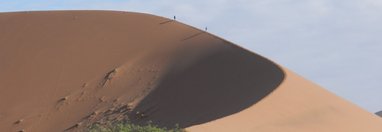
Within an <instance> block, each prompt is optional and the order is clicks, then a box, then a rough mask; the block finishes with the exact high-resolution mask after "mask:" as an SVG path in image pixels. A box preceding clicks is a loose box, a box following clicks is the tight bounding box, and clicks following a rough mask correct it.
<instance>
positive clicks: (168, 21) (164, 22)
mask: <svg viewBox="0 0 382 132" xmlns="http://www.w3.org/2000/svg"><path fill="white" fill-rule="evenodd" d="M174 21H175V20H166V21H163V22H160V23H159V24H161V25H162V24H167V23H170V22H174Z"/></svg>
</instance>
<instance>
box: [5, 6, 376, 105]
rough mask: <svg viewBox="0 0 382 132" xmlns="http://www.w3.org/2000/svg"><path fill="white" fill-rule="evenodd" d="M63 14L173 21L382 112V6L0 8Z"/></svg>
mask: <svg viewBox="0 0 382 132" xmlns="http://www.w3.org/2000/svg"><path fill="white" fill-rule="evenodd" d="M62 9H96V10H123V11H135V12H146V13H151V14H156V15H160V16H164V17H169V18H171V17H172V16H173V15H176V16H177V19H178V20H179V21H181V22H184V23H186V24H189V25H192V26H195V27H198V28H204V27H205V26H208V30H209V32H211V33H213V34H217V35H218V36H221V37H223V38H225V39H227V40H229V41H232V42H234V43H236V44H239V45H241V46H243V47H245V48H247V49H250V50H252V51H254V52H256V53H259V54H261V55H263V56H265V57H268V58H270V59H272V60H274V61H276V62H277V63H279V64H281V65H283V66H285V67H288V68H289V69H291V70H293V71H295V72H297V73H298V74H300V75H302V76H304V77H305V78H307V79H309V80H312V81H314V82H316V83H318V84H319V85H321V86H323V87H325V88H327V89H328V90H330V91H332V92H334V93H335V94H337V95H339V96H342V97H344V98H346V99H348V100H350V101H352V102H354V103H356V104H358V105H360V106H361V107H363V108H365V109H367V110H369V111H370V112H376V111H379V110H382V103H381V102H382V84H381V82H382V69H381V68H382V59H381V58H380V57H382V0H182V1H181V0H162V1H161V0H144V1H142V0H107V1H106V0H64V1H63V0H17V1H15V0H13V1H12V0H0V11H1V12H6V11H22V10H62ZM0 37H1V36H0Z"/></svg>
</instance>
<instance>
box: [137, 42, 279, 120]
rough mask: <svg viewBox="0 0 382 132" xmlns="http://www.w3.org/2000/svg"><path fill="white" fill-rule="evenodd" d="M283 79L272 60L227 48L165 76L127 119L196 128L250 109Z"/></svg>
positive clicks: (236, 47)
mask: <svg viewBox="0 0 382 132" xmlns="http://www.w3.org/2000/svg"><path fill="white" fill-rule="evenodd" d="M227 47H228V46H227ZM283 79H284V72H283V71H282V69H280V68H279V67H278V66H277V65H276V64H274V63H273V62H271V61H269V60H267V59H265V58H263V57H261V56H259V55H256V54H254V53H251V52H249V51H246V50H244V49H242V48H240V47H238V46H229V48H222V49H219V50H218V51H214V52H213V53H211V54H210V55H208V56H204V57H201V58H200V59H198V61H197V62H195V63H193V64H192V65H190V66H189V67H188V68H187V69H185V70H183V71H181V72H178V73H171V74H168V75H167V76H166V78H165V79H164V80H163V81H162V82H161V84H159V85H158V86H157V87H156V88H155V90H154V91H152V92H151V93H150V94H149V95H147V96H146V97H145V98H144V99H143V100H142V101H141V102H140V103H139V104H138V106H137V107H136V108H135V109H134V110H133V112H132V113H140V115H137V114H132V115H130V117H132V119H131V121H132V122H133V123H136V124H144V123H146V122H149V121H150V122H152V123H154V124H157V125H158V126H161V127H167V128H172V127H174V126H175V124H178V125H179V126H180V127H182V128H185V127H189V126H192V125H197V124H202V123H205V122H209V121H212V120H215V119H219V118H222V117H225V116H228V115H231V114H234V113H237V112H240V111H242V110H244V109H246V108H248V107H250V106H252V105H253V104H255V103H257V102H258V101H260V100H261V99H263V98H264V97H265V96H267V95H268V94H270V93H271V92H272V91H273V90H274V89H276V88H277V87H278V86H279V84H280V83H281V82H282V81H283Z"/></svg>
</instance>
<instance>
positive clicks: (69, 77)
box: [0, 11, 382, 132]
mask: <svg viewBox="0 0 382 132" xmlns="http://www.w3.org/2000/svg"><path fill="white" fill-rule="evenodd" d="M0 36H1V37H0V60H1V62H0V73H1V74H0V131H10V132H12V131H19V130H25V131H28V132H29V131H36V132H40V131H64V130H67V131H80V130H82V129H83V128H85V127H86V126H87V125H89V124H90V123H92V122H95V121H100V120H103V119H106V118H111V119H123V118H124V117H125V116H126V115H128V116H129V118H130V119H131V121H132V122H134V123H138V124H141V123H145V122H147V121H149V120H151V121H153V122H154V123H156V124H158V125H160V126H167V127H172V126H174V125H175V124H177V123H178V124H179V125H180V126H181V127H183V128H186V130H188V131H250V132H252V131H259V132H279V131H280V132H299V131H301V132H306V131H309V132H316V131H317V132H324V131H325V132H326V131H327V132H333V131H335V132H350V131H362V132H364V131H367V132H380V130H382V120H381V119H379V118H378V117H377V116H375V115H373V114H371V113H368V112H366V111H364V110H362V109H360V108H359V107H357V106H355V105H353V104H351V103H349V102H347V101H344V100H343V99H341V98H339V97H337V96H335V95H333V94H331V93H329V92H327V91H325V90H323V89H322V88H320V87H319V86H317V85H314V84H312V83H310V82H309V81H307V80H305V79H303V78H301V77H299V76H297V75H296V74H294V73H292V72H290V71H289V70H287V69H286V68H282V67H280V66H278V65H277V64H275V63H273V62H271V61H269V60H267V59H266V58H263V57H261V56H259V55H257V54H254V53H251V52H249V51H247V50H245V49H242V48H240V47H238V46H236V45H234V44H232V43H230V42H227V41H225V40H223V39H221V38H218V37H216V36H214V35H211V34H209V33H206V32H204V31H201V30H197V29H195V28H193V27H190V26H187V25H184V24H182V23H179V22H177V21H172V20H169V19H166V18H162V17H157V16H152V15H148V14H140V13H129V12H114V11H45V12H13V13H0ZM130 108H131V109H132V111H130V110H129V109H130ZM137 112H139V113H140V114H135V113H137ZM76 124H77V125H76Z"/></svg>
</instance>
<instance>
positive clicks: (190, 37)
mask: <svg viewBox="0 0 382 132" xmlns="http://www.w3.org/2000/svg"><path fill="white" fill-rule="evenodd" d="M203 33H205V32H203V31H201V32H198V33H195V34H193V35H191V36H188V37H186V38H184V39H182V40H181V41H186V40H189V39H192V38H194V37H197V36H199V35H201V34H203Z"/></svg>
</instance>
